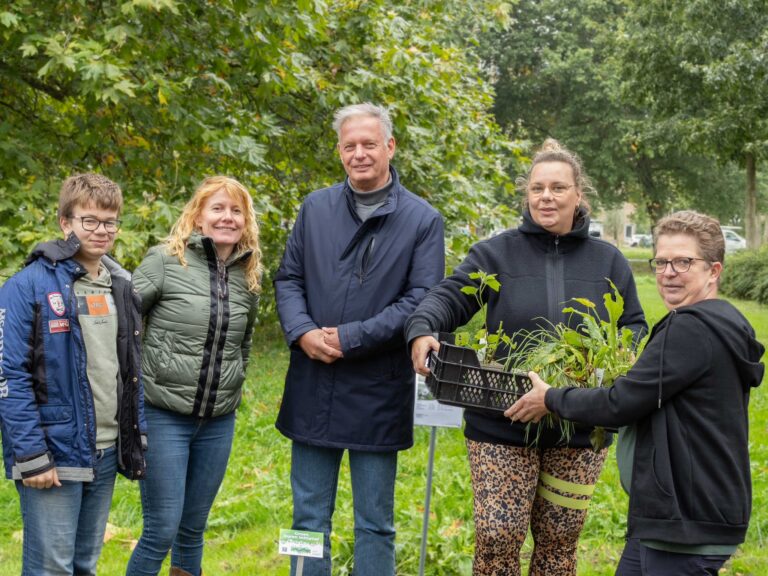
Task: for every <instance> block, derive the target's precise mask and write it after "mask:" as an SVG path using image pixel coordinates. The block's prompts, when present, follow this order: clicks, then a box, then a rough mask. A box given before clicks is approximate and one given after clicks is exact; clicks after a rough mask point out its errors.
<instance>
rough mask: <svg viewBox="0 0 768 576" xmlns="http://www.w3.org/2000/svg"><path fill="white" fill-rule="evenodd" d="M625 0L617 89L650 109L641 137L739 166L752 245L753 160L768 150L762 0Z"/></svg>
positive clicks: (767, 22)
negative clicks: (621, 82)
mask: <svg viewBox="0 0 768 576" xmlns="http://www.w3.org/2000/svg"><path fill="white" fill-rule="evenodd" d="M627 5H628V12H627V14H626V17H625V19H624V28H623V30H622V34H621V36H620V43H619V48H620V57H621V60H622V68H623V76H624V87H623V89H624V94H625V96H626V98H627V99H631V100H632V101H634V102H637V103H638V104H639V105H641V106H642V107H644V108H645V109H647V110H648V111H649V119H648V120H649V121H648V122H646V123H645V125H644V128H643V133H644V136H643V137H644V138H645V139H647V140H648V141H656V142H675V143H676V144H675V145H674V146H675V147H677V148H680V149H683V150H686V151H690V152H694V153H701V154H713V155H715V156H716V157H717V158H719V159H720V160H721V163H723V164H725V163H727V162H730V161H733V162H737V163H738V164H739V165H740V166H742V167H743V168H744V169H745V172H746V193H745V203H744V221H745V223H746V233H747V241H748V244H749V246H751V247H755V246H757V245H759V235H758V227H757V222H758V209H757V208H758V205H757V189H756V169H757V168H756V167H757V163H758V159H760V158H761V157H764V156H765V153H766V151H767V150H768V144H767V143H768V94H766V92H765V86H766V81H767V80H768V58H766V53H768V3H766V1H765V0H740V1H738V2H735V1H727V2H719V1H715V0H691V1H689V2H668V1H666V0H642V1H641V0H629V1H628V2H627ZM671 148H672V146H667V147H665V149H667V150H669V149H671Z"/></svg>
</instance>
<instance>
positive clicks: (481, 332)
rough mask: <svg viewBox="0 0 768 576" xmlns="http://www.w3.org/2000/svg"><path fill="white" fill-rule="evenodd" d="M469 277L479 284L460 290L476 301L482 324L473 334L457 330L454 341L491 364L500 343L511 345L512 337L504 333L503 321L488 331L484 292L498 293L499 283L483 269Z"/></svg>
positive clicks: (494, 276) (484, 362) (486, 305)
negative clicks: (497, 326) (493, 330)
mask: <svg viewBox="0 0 768 576" xmlns="http://www.w3.org/2000/svg"><path fill="white" fill-rule="evenodd" d="M469 278H470V280H477V281H479V284H478V285H477V286H474V285H467V286H463V287H462V288H461V291H462V292H463V293H464V294H467V295H468V296H472V297H473V298H474V299H475V301H476V302H477V304H478V306H479V307H480V312H479V313H480V318H481V320H482V326H481V327H480V328H479V329H478V330H477V331H476V332H475V333H474V334H470V333H469V332H457V333H456V334H455V335H454V336H455V343H456V345H457V346H465V347H469V348H472V349H473V350H474V351H475V352H476V353H477V357H478V359H479V360H480V362H482V363H483V364H492V363H493V362H494V360H495V357H496V350H497V349H498V347H499V345H500V344H505V345H506V346H508V347H509V348H512V347H513V343H512V339H511V338H510V337H509V336H507V335H506V334H505V333H504V327H503V324H504V323H503V322H499V328H498V330H496V331H495V332H489V331H488V302H487V301H486V300H485V295H486V294H485V292H486V289H488V290H492V291H494V292H496V293H498V292H499V290H501V283H500V282H499V281H498V279H497V278H496V274H488V273H486V272H484V271H483V270H478V271H477V272H471V273H470V274H469Z"/></svg>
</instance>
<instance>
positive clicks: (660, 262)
mask: <svg viewBox="0 0 768 576" xmlns="http://www.w3.org/2000/svg"><path fill="white" fill-rule="evenodd" d="M694 260H701V261H702V262H709V260H706V259H704V258H684V257H680V258H673V259H672V260H667V259H666V258H651V259H650V260H648V263H649V264H650V265H651V270H652V271H653V272H656V274H664V272H665V271H666V269H667V265H670V266H672V272H675V273H676V274H681V273H682V272H688V270H690V269H691V264H693V261H694Z"/></svg>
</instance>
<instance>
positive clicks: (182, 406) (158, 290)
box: [133, 234, 258, 418]
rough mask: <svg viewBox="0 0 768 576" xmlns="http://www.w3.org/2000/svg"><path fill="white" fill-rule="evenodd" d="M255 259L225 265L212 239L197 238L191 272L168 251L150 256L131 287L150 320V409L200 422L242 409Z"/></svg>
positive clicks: (235, 258) (189, 254)
mask: <svg viewBox="0 0 768 576" xmlns="http://www.w3.org/2000/svg"><path fill="white" fill-rule="evenodd" d="M250 255H251V253H250V252H247V253H242V254H233V255H232V256H230V258H229V259H228V260H227V261H226V262H225V263H223V264H222V263H220V262H219V260H218V258H217V256H216V249H215V247H214V244H213V241H212V240H211V239H210V238H208V237H203V236H200V235H199V234H193V235H192V236H191V237H190V238H189V241H188V243H187V249H186V252H185V257H186V260H187V266H182V265H181V263H180V262H179V259H178V258H177V257H176V256H170V255H168V254H167V252H166V249H165V246H163V245H161V246H155V247H154V248H152V249H150V251H149V252H148V253H147V255H146V256H145V257H144V260H143V261H142V263H141V264H140V265H139V267H138V268H137V269H136V271H135V273H134V276H133V282H134V285H135V286H136V288H137V289H138V291H139V294H140V295H141V299H142V312H143V314H144V316H145V319H146V328H145V333H144V348H143V359H142V371H143V376H144V397H145V401H146V402H147V403H149V404H151V405H152V406H154V407H156V408H162V409H164V410H172V411H174V412H178V413H180V414H187V415H194V416H197V417H199V418H210V417H214V416H221V415H223V414H228V413H230V412H232V411H234V410H235V409H236V408H237V406H238V404H239V403H240V394H241V388H242V384H243V380H244V379H245V369H246V365H247V363H248V355H249V354H250V348H251V334H252V332H253V325H254V322H255V319H256V305H257V303H258V296H257V295H256V294H254V293H253V292H250V291H249V290H248V287H247V282H246V278H245V265H244V263H245V262H246V260H247V259H248V258H249V257H250Z"/></svg>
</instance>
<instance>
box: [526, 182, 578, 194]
mask: <svg viewBox="0 0 768 576" xmlns="http://www.w3.org/2000/svg"><path fill="white" fill-rule="evenodd" d="M574 186H575V184H550V185H549V186H545V185H543V184H534V185H533V186H529V187H528V192H529V193H530V194H532V195H534V196H541V195H542V194H544V190H549V192H550V193H551V194H552V196H562V195H563V194H565V193H566V192H568V190H570V189H571V188H573V187H574Z"/></svg>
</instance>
